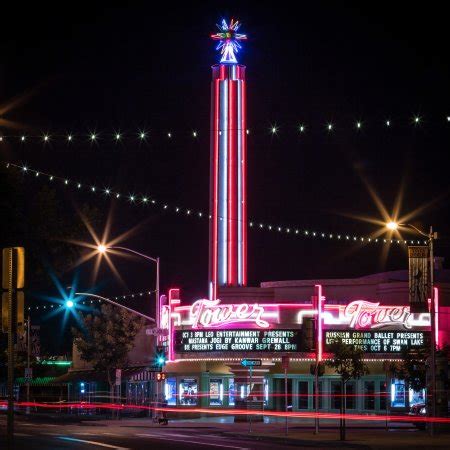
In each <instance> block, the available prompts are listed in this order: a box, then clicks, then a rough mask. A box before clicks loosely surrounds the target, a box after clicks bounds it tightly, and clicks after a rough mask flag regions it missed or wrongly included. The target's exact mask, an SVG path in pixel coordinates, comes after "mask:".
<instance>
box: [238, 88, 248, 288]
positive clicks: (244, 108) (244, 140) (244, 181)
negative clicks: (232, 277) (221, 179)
mask: <svg viewBox="0 0 450 450" xmlns="http://www.w3.org/2000/svg"><path fill="white" fill-rule="evenodd" d="M241 97H242V112H241V114H242V115H241V117H242V129H241V133H242V164H241V165H240V167H241V170H242V176H241V178H242V185H241V189H242V204H241V205H239V207H240V208H242V214H241V217H242V224H241V226H242V244H241V245H242V284H243V285H244V286H246V285H247V100H246V88H245V80H242V96H241Z"/></svg>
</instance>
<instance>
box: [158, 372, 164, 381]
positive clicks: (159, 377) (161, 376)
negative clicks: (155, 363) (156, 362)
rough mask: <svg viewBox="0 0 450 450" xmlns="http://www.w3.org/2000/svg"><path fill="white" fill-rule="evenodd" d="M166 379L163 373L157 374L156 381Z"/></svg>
mask: <svg viewBox="0 0 450 450" xmlns="http://www.w3.org/2000/svg"><path fill="white" fill-rule="evenodd" d="M165 379H166V374H165V373H164V372H157V374H156V381H164V380H165Z"/></svg>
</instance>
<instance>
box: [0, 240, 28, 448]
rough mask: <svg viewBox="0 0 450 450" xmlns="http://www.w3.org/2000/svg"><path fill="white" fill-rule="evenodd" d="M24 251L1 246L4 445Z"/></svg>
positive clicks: (10, 426)
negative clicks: (5, 337)
mask: <svg viewBox="0 0 450 450" xmlns="http://www.w3.org/2000/svg"><path fill="white" fill-rule="evenodd" d="M24 273H25V251H24V249H23V247H7V248H4V249H3V267H2V288H3V289H4V290H6V292H4V293H3V294H2V331H3V332H4V333H5V332H6V333H7V334H8V381H7V388H8V410H7V425H6V434H7V445H8V448H10V449H12V448H13V446H14V363H15V355H14V342H15V337H16V334H17V331H19V332H22V331H23V326H24V323H23V322H24V320H23V299H24V296H23V292H18V289H23V287H24V279H25V277H24Z"/></svg>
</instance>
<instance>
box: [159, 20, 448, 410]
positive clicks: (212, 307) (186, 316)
mask: <svg viewBox="0 0 450 450" xmlns="http://www.w3.org/2000/svg"><path fill="white" fill-rule="evenodd" d="M218 26H219V33H217V34H215V35H213V36H212V38H213V39H215V40H218V41H219V45H218V46H217V49H218V50H221V60H220V63H219V64H216V65H214V66H213V67H212V78H211V129H210V137H211V140H210V196H209V199H210V207H209V219H210V220H209V225H210V229H209V278H208V289H207V294H206V293H205V298H202V299H186V298H183V292H182V290H180V289H171V290H170V291H169V292H168V293H167V295H165V296H161V298H160V299H159V302H160V304H159V311H158V312H159V314H157V317H158V319H159V320H158V327H159V328H160V329H162V330H160V331H161V332H164V334H163V335H162V336H160V337H159V343H160V344H161V345H164V346H165V347H166V351H167V356H168V360H169V362H168V364H167V365H166V367H165V369H164V371H165V373H166V375H167V378H166V380H165V382H164V386H163V388H162V390H163V394H164V397H165V399H166V400H167V402H168V404H169V405H171V406H180V407H186V408H194V407H212V408H214V407H217V408H234V407H238V404H239V402H242V400H243V399H251V400H252V401H253V399H254V398H256V399H257V400H261V399H262V400H263V402H264V407H265V408H267V409H275V410H276V409H284V392H285V385H284V383H285V368H286V367H288V368H287V369H286V371H287V385H288V386H287V391H288V405H290V406H292V410H294V411H302V410H309V409H312V408H313V398H314V397H313V395H312V394H313V389H314V376H313V375H311V372H310V366H311V364H312V363H315V362H316V360H318V361H321V360H326V359H327V358H330V357H331V356H332V355H330V353H329V346H330V343H332V342H334V341H336V340H338V341H342V342H345V343H346V344H350V345H354V346H357V347H359V348H362V349H363V350H364V353H365V359H366V362H367V365H368V367H369V369H370V374H368V375H366V376H364V377H362V378H361V379H359V380H351V381H349V382H348V384H347V394H348V399H347V409H348V410H350V411H352V410H353V411H358V412H369V413H370V412H381V411H386V408H389V409H390V410H406V409H407V408H408V407H409V406H410V405H411V404H413V403H414V402H416V403H417V402H423V400H424V397H425V395H426V393H425V392H413V391H411V390H410V389H409V387H408V386H406V385H405V383H404V382H403V381H402V380H395V379H391V378H390V377H389V374H388V373H386V371H385V367H386V366H387V364H386V362H387V361H390V360H395V359H399V358H400V356H401V352H402V350H403V349H404V348H412V349H413V348H420V347H425V346H429V345H430V343H429V341H430V332H431V331H430V330H431V327H430V314H429V313H427V312H425V313H420V314H418V313H411V312H410V308H409V304H408V298H409V291H408V273H407V272H406V271H397V272H386V273H380V274H375V275H371V276H365V277H362V278H355V279H326V280H300V281H278V282H264V283H261V284H260V286H259V287H248V286H247V266H248V265H250V264H251V255H250V257H249V258H247V244H248V242H247V241H248V239H247V237H248V236H247V225H248V224H249V222H248V218H247V186H248V183H249V181H248V179H247V160H248V159H247V153H248V148H247V134H248V132H249V130H248V129H247V94H246V93H247V70H246V68H245V66H243V65H241V64H238V62H237V58H236V53H237V51H238V49H239V48H241V45H240V44H239V42H241V41H243V40H245V39H246V35H244V34H242V33H240V32H238V30H239V27H240V23H239V22H238V21H234V20H231V22H230V23H227V22H226V21H225V20H223V21H222V22H221V23H220V24H219V25H218ZM288 231H289V230H288ZM404 243H405V244H409V243H410V242H407V241H404ZM412 243H414V242H412ZM435 275H436V277H435V280H436V291H435V296H434V300H435V306H436V310H437V311H438V313H437V315H436V317H437V322H438V328H439V332H438V333H437V335H436V341H437V343H438V345H442V343H443V342H444V340H447V335H446V330H448V329H449V326H448V323H447V317H448V314H447V313H446V310H447V308H448V307H450V297H449V291H450V276H449V274H448V273H446V271H443V270H436V274H435ZM441 313H442V314H441ZM246 358H247V359H248V358H253V359H258V360H261V365H260V366H257V367H254V368H253V369H252V373H251V377H250V370H249V368H248V367H246V366H243V365H242V364H241V362H242V360H243V359H246ZM250 378H251V381H250ZM319 386H320V394H321V395H320V409H321V410H322V411H338V410H339V407H340V401H341V398H342V397H340V396H339V395H337V394H339V393H340V381H339V376H338V375H337V374H336V373H333V371H331V370H330V369H326V371H325V373H324V374H323V375H322V376H320V379H319Z"/></svg>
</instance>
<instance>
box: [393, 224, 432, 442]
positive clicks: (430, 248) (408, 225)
mask: <svg viewBox="0 0 450 450" xmlns="http://www.w3.org/2000/svg"><path fill="white" fill-rule="evenodd" d="M386 226H387V228H389V229H390V230H393V231H394V230H397V229H398V227H399V226H402V227H407V228H411V229H413V230H415V231H416V232H417V233H419V234H420V235H421V236H423V237H426V238H427V244H428V249H429V258H430V287H431V295H430V297H431V305H430V327H431V339H430V341H431V348H430V365H431V368H430V372H431V374H430V376H431V416H432V417H433V418H434V417H436V310H435V304H434V301H435V300H434V240H435V239H436V238H437V233H436V232H433V227H432V226H430V232H429V233H425V232H424V231H422V230H420V229H419V228H417V227H416V226H414V225H412V224H410V223H396V222H389V223H387V224H386ZM430 434H431V435H432V436H433V434H434V422H433V421H430Z"/></svg>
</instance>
